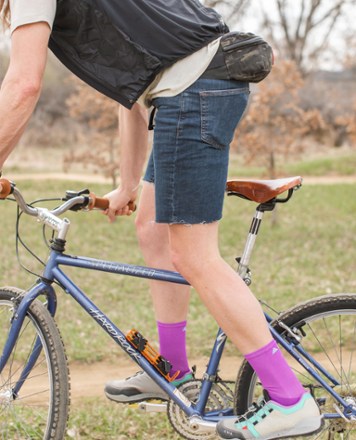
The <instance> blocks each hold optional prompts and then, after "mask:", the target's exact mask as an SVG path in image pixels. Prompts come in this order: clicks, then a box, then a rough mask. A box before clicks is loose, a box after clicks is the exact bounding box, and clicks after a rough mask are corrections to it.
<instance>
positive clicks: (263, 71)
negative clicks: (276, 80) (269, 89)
mask: <svg viewBox="0 0 356 440" xmlns="http://www.w3.org/2000/svg"><path fill="white" fill-rule="evenodd" d="M220 47H221V49H222V51H223V53H224V58H225V64H226V68H227V71H228V74H229V76H230V79H234V80H237V81H246V82H255V83H257V82H260V81H262V80H263V79H264V78H266V76H267V75H268V74H269V73H270V71H271V70H272V65H273V51H272V48H271V46H270V45H269V44H268V43H267V42H266V41H265V40H264V39H263V38H261V37H259V36H258V35H255V34H252V33H250V32H248V33H244V32H230V33H228V34H225V35H223V36H222V38H221V41H220Z"/></svg>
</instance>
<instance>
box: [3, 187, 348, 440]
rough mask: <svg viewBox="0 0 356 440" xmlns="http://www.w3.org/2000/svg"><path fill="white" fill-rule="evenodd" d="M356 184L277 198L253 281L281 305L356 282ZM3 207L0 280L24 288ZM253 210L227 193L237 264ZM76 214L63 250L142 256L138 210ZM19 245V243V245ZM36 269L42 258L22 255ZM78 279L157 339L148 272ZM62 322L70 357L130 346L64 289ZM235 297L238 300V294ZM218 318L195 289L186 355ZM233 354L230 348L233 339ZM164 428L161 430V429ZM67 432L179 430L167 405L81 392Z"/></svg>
mask: <svg viewBox="0 0 356 440" xmlns="http://www.w3.org/2000/svg"><path fill="white" fill-rule="evenodd" d="M86 185H87V183H86V182H83V184H78V182H57V181H49V182H47V183H46V184H45V188H44V183H43V182H34V181H21V182H19V184H18V186H19V187H20V189H21V190H22V191H23V193H24V195H25V197H26V199H29V200H31V199H35V198H38V197H41V196H42V197H47V196H51V195H53V196H58V195H62V194H63V193H64V190H65V189H68V188H74V189H80V188H82V187H85V186H86ZM90 189H91V190H92V191H94V192H96V193H97V194H104V193H105V192H107V191H108V190H109V187H108V186H106V185H101V184H94V185H91V186H90ZM355 191H356V184H336V185H305V186H304V187H303V188H302V189H301V190H300V191H298V192H297V193H296V194H295V195H294V197H293V198H292V200H291V201H290V202H288V204H287V205H280V206H279V207H278V211H277V220H278V221H277V224H272V222H271V215H270V214H266V220H265V222H264V224H263V225H262V228H261V234H260V237H259V239H258V241H257V244H256V251H255V254H254V256H253V260H252V263H251V268H252V271H253V284H252V290H253V291H254V292H255V294H256V295H257V296H258V297H259V298H261V299H263V300H265V301H267V302H268V303H269V304H271V306H272V307H273V308H275V309H277V310H281V309H284V308H287V307H289V306H291V305H293V304H295V303H296V302H299V301H302V300H305V299H308V298H311V297H313V296H316V295H321V294H325V293H330V292H347V291H356V280H355V270H356V263H355V262H356V246H355V232H356V216H355V213H356V197H355ZM0 209H1V213H2V216H1V218H2V231H1V245H2V259H1V266H0V267H1V271H0V285H16V286H19V287H23V288H26V287H27V286H29V285H30V284H32V283H33V282H34V280H35V279H34V277H32V276H30V275H28V274H26V273H24V272H23V271H21V270H19V268H18V265H17V262H16V257H15V253H14V225H15V214H16V206H15V204H14V203H11V202H9V201H2V202H1V203H0ZM253 212H254V206H253V204H251V203H249V202H247V201H243V200H241V199H238V198H235V197H230V198H227V200H226V203H225V215H224V219H223V221H222V222H221V241H220V246H221V252H222V254H223V256H224V257H225V259H226V260H227V261H228V262H229V263H230V264H231V265H233V266H235V263H234V259H235V257H236V256H237V255H239V254H240V253H241V250H242V247H243V243H244V239H245V236H246V233H247V231H248V228H249V223H250V218H251V216H252V214H253ZM68 217H69V218H70V219H71V221H72V226H71V231H70V233H69V245H68V248H67V253H72V254H77V255H78V254H79V255H88V256H91V257H99V258H105V259H108V260H114V261H125V262H128V263H131V264H143V261H142V257H141V254H140V252H139V249H138V246H137V242H136V237H135V230H134V222H133V217H131V218H128V219H127V218H125V219H119V220H118V221H117V222H116V223H115V224H113V225H108V223H107V220H106V218H105V217H104V216H102V214H101V213H99V212H92V213H69V214H68ZM21 231H22V236H23V238H24V240H25V241H26V242H27V243H28V244H29V245H30V247H31V248H33V249H35V250H36V252H38V253H39V254H40V255H41V257H42V259H45V258H46V254H47V251H46V249H44V246H43V245H42V243H41V234H42V232H41V227H39V225H38V224H37V223H36V222H34V221H33V219H32V218H29V217H27V216H26V218H23V222H22V225H21ZM21 254H22V255H23V252H21ZM23 259H24V262H25V263H26V264H27V265H30V266H31V268H32V270H35V271H37V272H39V271H40V270H41V268H40V265H39V264H34V263H33V259H32V258H29V257H28V256H26V255H24V256H23ZM69 273H70V274H71V276H72V277H73V280H74V281H75V282H76V283H78V285H79V286H80V287H81V288H82V289H83V290H84V291H85V292H87V293H88V295H89V296H90V297H91V299H92V300H93V301H94V302H95V303H97V305H98V306H99V307H100V308H101V309H102V310H103V311H104V312H107V313H108V315H109V317H110V318H111V319H112V320H113V321H114V322H117V323H120V328H121V329H123V330H129V329H130V328H133V327H135V328H138V329H139V330H140V331H141V332H142V333H143V334H144V335H145V336H146V337H147V338H148V339H149V340H150V342H151V343H153V345H155V341H156V330H155V323H154V318H153V314H152V307H151V302H150V297H149V294H148V286H147V283H146V281H145V280H141V279H139V278H132V279H131V278H129V277H124V276H120V275H119V276H118V275H107V274H103V273H95V272H91V271H83V270H82V271H80V270H78V269H71V270H70V271H69ZM57 293H58V296H59V307H58V315H57V322H58V325H59V328H60V330H61V333H62V335H63V339H64V342H65V345H66V348H67V354H68V357H69V360H70V361H74V360H76V361H82V362H87V363H88V362H89V363H90V362H95V361H100V360H106V361H112V362H118V363H119V362H120V359H122V357H123V356H124V355H123V354H122V353H121V352H118V351H117V350H113V346H112V344H111V343H110V341H109V340H108V338H107V336H106V335H105V334H104V333H103V332H99V329H98V327H97V326H96V324H95V323H94V322H92V321H91V320H89V318H88V317H87V316H86V315H85V314H84V313H83V312H81V310H80V309H79V307H77V306H76V305H75V304H74V303H73V302H72V301H71V300H70V298H69V297H68V296H67V295H65V294H64V293H63V292H61V291H60V290H58V292H57ZM236 307H238V304H236ZM216 329H217V327H216V324H215V323H214V321H213V319H212V318H211V317H210V316H209V314H208V313H207V312H206V310H205V308H204V307H203V306H202V304H201V302H200V300H199V298H198V296H197V294H196V293H193V295H192V301H191V306H190V312H189V327H188V347H189V355H190V357H199V356H203V355H207V353H208V352H209V351H210V349H211V344H212V340H213V338H214V337H215V333H216ZM227 350H228V354H229V355H231V356H233V355H234V349H233V347H231V345H228V346H227ZM157 432H159V433H160V434H159V437H157ZM68 438H76V439H82V438H88V439H105V440H110V439H119V440H121V439H130V438H134V439H137V440H140V439H145V440H146V439H147V440H149V439H152V440H153V439H156V440H157V438H159V439H172V440H174V439H178V438H179V437H178V436H176V435H175V434H173V432H172V430H171V428H170V427H169V424H168V421H167V419H166V417H165V416H164V415H154V418H152V417H151V416H150V415H146V416H143V417H142V416H141V415H139V414H138V413H137V412H135V411H133V410H131V409H130V408H126V407H123V406H118V405H112V404H109V403H106V402H103V401H101V400H100V399H99V400H92V399H84V400H83V402H82V403H80V404H78V405H76V406H75V408H73V409H72V415H71V418H70V429H69V431H68Z"/></svg>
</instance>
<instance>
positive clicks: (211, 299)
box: [169, 222, 272, 354]
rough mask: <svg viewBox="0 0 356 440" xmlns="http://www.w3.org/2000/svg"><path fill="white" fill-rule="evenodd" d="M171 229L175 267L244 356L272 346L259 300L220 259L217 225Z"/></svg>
mask: <svg viewBox="0 0 356 440" xmlns="http://www.w3.org/2000/svg"><path fill="white" fill-rule="evenodd" d="M169 228H170V233H171V249H172V259H173V261H174V265H175V267H176V268H177V270H178V271H179V272H180V273H181V274H182V275H183V276H184V277H186V279H187V280H188V281H189V282H190V283H191V284H192V286H194V288H195V289H196V290H197V291H198V293H199V295H200V297H201V299H202V301H203V302H204V303H205V305H206V306H207V308H208V309H209V311H210V312H211V314H212V315H213V316H214V318H215V319H216V321H217V322H218V324H219V325H220V326H221V327H222V328H223V329H224V331H225V332H226V334H227V335H228V336H229V338H230V339H231V340H232V342H233V343H234V344H235V345H236V346H237V348H238V349H239V350H240V351H241V352H242V354H247V353H251V352H253V351H256V350H258V349H259V348H261V347H263V346H264V345H266V344H267V343H269V342H270V341H271V339H272V337H271V333H270V331H269V329H268V327H267V324H266V320H265V318H264V315H263V312H262V309H261V306H260V304H259V302H258V300H257V299H256V297H255V296H254V295H253V294H252V293H251V291H250V289H249V288H248V287H247V285H246V284H245V283H244V282H243V280H242V279H241V277H239V276H238V275H237V273H236V272H235V271H234V270H233V269H232V268H231V267H230V266H229V265H228V264H227V263H226V262H225V261H224V260H223V259H222V257H221V256H220V253H219V249H218V222H213V223H208V224H193V225H179V224H174V225H170V226H169ZM202 262H203V263H202ZM232 305H236V307H233V306H232ZM252 322H253V330H252V328H251V323H252Z"/></svg>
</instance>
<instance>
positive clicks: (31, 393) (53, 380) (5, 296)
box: [0, 288, 69, 440]
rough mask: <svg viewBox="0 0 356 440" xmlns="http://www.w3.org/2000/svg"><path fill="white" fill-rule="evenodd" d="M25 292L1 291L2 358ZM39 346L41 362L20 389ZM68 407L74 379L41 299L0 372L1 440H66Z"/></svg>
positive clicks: (39, 360)
mask: <svg viewBox="0 0 356 440" xmlns="http://www.w3.org/2000/svg"><path fill="white" fill-rule="evenodd" d="M21 293H22V291H20V290H18V289H15V288H4V289H0V353H2V352H3V348H4V344H5V342H6V339H7V335H8V332H9V329H10V327H11V321H12V318H13V315H14V311H15V309H16V298H18V297H19V295H21ZM35 347H37V352H38V357H37V358H36V359H35V361H34V365H33V367H32V368H31V371H30V372H29V374H28V375H27V377H26V378H25V380H24V382H23V384H22V386H20V384H21V382H22V379H21V380H20V378H21V375H22V374H23V372H24V371H25V368H26V366H28V365H29V359H30V358H31V355H32V359H33V353H34V351H36V349H35ZM68 408H69V374H68V365H67V359H66V356H65V352H64V347H63V343H62V340H61V337H60V334H59V332H58V329H57V327H56V324H55V322H54V320H53V318H52V317H51V316H50V314H49V312H48V311H47V309H46V308H45V306H44V305H43V304H42V303H41V302H40V301H38V300H36V301H34V302H33V303H32V305H31V306H30V308H29V310H28V313H27V316H26V318H25V321H24V323H23V326H22V328H21V331H20V334H19V337H18V339H17V341H16V344H15V347H14V350H13V352H12V354H11V356H10V358H9V360H8V362H7V364H6V365H5V367H4V369H3V370H2V372H1V373H0V438H2V439H12V440H24V439H31V440H32V439H33V440H35V439H36V440H37V439H45V440H49V439H56V440H62V439H63V438H64V436H65V429H66V424H67V418H68Z"/></svg>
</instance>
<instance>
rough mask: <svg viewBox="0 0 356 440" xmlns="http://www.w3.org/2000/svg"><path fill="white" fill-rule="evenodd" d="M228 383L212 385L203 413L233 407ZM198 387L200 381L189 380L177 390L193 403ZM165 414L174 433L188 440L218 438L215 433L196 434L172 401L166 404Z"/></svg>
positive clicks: (230, 388) (221, 382)
mask: <svg viewBox="0 0 356 440" xmlns="http://www.w3.org/2000/svg"><path fill="white" fill-rule="evenodd" d="M228 383H230V382H223V381H218V382H215V383H213V385H212V388H211V391H210V394H209V398H208V401H207V404H206V408H205V412H208V411H219V410H223V409H226V408H232V407H233V392H232V387H229V385H228ZM232 384H233V383H232ZM200 387H201V381H200V380H190V381H188V382H185V383H183V384H182V385H180V386H179V387H178V389H179V391H180V392H181V393H182V394H183V395H184V396H185V397H186V398H187V399H189V400H190V401H191V402H192V403H195V402H196V401H197V400H198V397H199V393H200ZM167 414H168V419H169V421H170V423H171V425H172V426H173V428H174V429H175V431H177V432H178V434H179V435H181V436H182V437H184V438H186V439H188V440H202V439H217V438H218V437H217V435H216V433H215V432H196V431H195V430H194V429H193V428H192V427H191V426H190V425H189V418H188V417H187V415H186V414H185V413H184V412H183V411H182V410H181V408H180V407H179V406H178V405H177V404H176V403H175V402H174V401H173V400H170V401H169V402H168V405H167Z"/></svg>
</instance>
